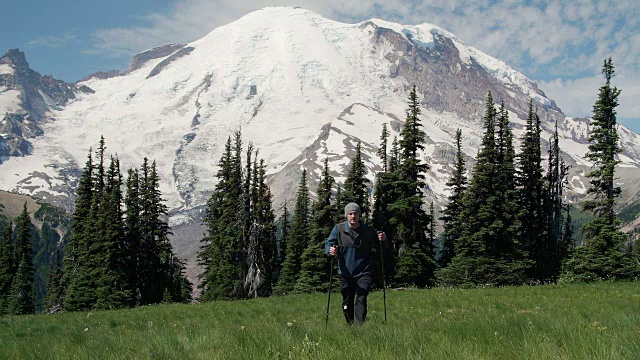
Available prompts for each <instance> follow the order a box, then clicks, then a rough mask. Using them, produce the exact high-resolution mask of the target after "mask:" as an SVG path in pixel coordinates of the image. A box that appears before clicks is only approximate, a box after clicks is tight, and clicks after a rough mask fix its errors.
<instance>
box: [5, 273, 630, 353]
mask: <svg viewBox="0 0 640 360" xmlns="http://www.w3.org/2000/svg"><path fill="white" fill-rule="evenodd" d="M331 299H332V306H331V312H330V317H329V326H328V328H327V329H325V310H326V304H327V297H326V294H312V295H297V296H288V297H273V298H268V299H255V300H248V301H237V302H216V303H206V304H198V305H159V306H148V307H141V308H136V309H128V310H118V311H93V312H90V313H64V314H57V315H32V316H18V317H15V316H14V317H1V318H0V359H18V358H27V359H32V358H33V359H57V358H73V359H103V358H104V359H107V358H109V359H288V358H292V359H356V358H359V359H398V358H399V359H638V358H640V283H637V282H636V283H624V282H622V283H599V284H571V285H549V286H538V287H519V288H487V289H466V290H462V289H455V290H454V289H451V290H449V289H429V290H403V291H395V290H389V291H387V315H388V321H387V322H386V323H384V322H383V317H384V315H383V307H382V293H381V292H373V293H371V294H370V296H369V315H368V318H367V322H366V323H365V325H364V326H363V327H351V326H347V325H346V324H345V323H344V319H343V317H342V314H341V312H340V309H339V301H340V295H339V294H337V293H334V294H332V297H331Z"/></svg>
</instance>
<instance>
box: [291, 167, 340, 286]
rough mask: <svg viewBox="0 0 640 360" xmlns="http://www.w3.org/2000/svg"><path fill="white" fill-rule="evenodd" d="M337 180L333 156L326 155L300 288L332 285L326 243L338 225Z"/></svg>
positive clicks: (304, 253)
mask: <svg viewBox="0 0 640 360" xmlns="http://www.w3.org/2000/svg"><path fill="white" fill-rule="evenodd" d="M333 184H334V178H333V176H331V174H330V173H329V159H325V160H324V168H323V171H322V175H321V176H320V182H319V183H318V190H317V192H316V194H317V200H316V202H315V203H314V204H313V206H312V208H311V212H312V213H313V218H312V219H311V240H310V241H309V244H308V245H307V248H306V249H305V250H304V252H303V253H302V259H301V263H302V265H301V269H300V277H299V278H298V282H297V283H296V286H295V289H294V290H295V291H296V292H316V291H324V290H325V289H326V288H327V286H328V285H327V283H328V281H329V276H328V275H329V266H330V265H329V262H328V261H327V256H326V254H325V253H324V245H325V241H326V239H327V237H328V236H329V234H330V233H331V230H332V229H333V226H334V225H335V223H334V216H333V214H334V212H333V211H334V210H333V209H334V208H333V205H332V204H331V192H332V188H333Z"/></svg>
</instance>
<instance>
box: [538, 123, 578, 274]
mask: <svg viewBox="0 0 640 360" xmlns="http://www.w3.org/2000/svg"><path fill="white" fill-rule="evenodd" d="M568 170H569V167H568V166H567V165H565V164H564V160H563V159H562V157H561V156H560V145H559V136H558V123H557V122H556V124H555V131H554V134H553V136H552V138H551V139H550V146H549V163H548V169H547V174H546V182H545V189H544V192H545V195H544V199H543V200H544V206H543V211H544V218H545V224H544V228H545V233H546V243H547V246H548V252H547V260H546V264H547V267H546V270H545V274H546V275H545V278H547V279H548V280H550V281H556V279H557V278H558V276H559V274H560V267H561V264H562V262H563V261H564V260H565V259H566V258H567V257H568V256H569V252H570V251H571V250H572V248H573V239H572V236H573V230H572V228H571V215H570V214H569V205H566V207H565V204H564V203H563V190H564V187H565V186H566V184H567V171H568ZM564 209H566V211H565V210H564ZM563 212H564V213H565V214H566V216H563ZM563 219H564V220H563ZM563 221H564V223H563Z"/></svg>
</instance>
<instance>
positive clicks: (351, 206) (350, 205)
mask: <svg viewBox="0 0 640 360" xmlns="http://www.w3.org/2000/svg"><path fill="white" fill-rule="evenodd" d="M352 211H355V212H357V213H358V215H362V211H361V210H360V206H358V204H356V203H348V204H347V206H345V207H344V216H347V214H349V213H350V212H352Z"/></svg>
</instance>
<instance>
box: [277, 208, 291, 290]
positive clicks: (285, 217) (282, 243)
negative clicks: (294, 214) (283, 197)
mask: <svg viewBox="0 0 640 360" xmlns="http://www.w3.org/2000/svg"><path fill="white" fill-rule="evenodd" d="M278 221H279V224H280V225H279V228H280V237H279V241H278V259H277V261H278V268H277V271H276V279H275V283H277V282H278V279H279V278H280V273H281V271H282V266H283V265H284V261H285V258H286V256H287V242H288V241H289V230H290V227H291V221H290V215H289V209H288V208H287V202H286V201H285V202H284V203H283V204H282V216H281V217H280V219H278Z"/></svg>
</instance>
